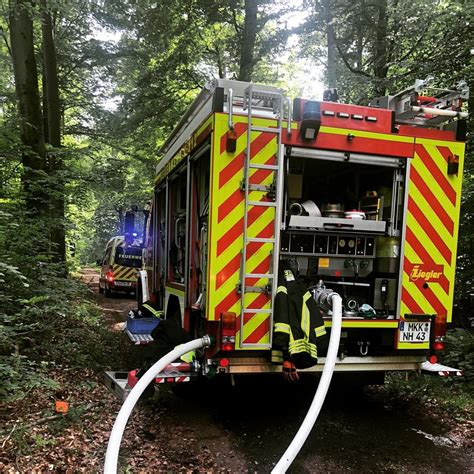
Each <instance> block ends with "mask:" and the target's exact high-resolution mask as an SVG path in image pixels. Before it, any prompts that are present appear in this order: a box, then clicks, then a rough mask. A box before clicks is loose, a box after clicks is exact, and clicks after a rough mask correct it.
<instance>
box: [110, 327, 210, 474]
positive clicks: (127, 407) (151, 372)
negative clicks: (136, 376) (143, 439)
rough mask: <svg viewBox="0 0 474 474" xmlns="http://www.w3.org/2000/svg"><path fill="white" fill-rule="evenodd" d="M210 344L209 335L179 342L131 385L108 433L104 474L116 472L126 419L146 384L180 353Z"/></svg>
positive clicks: (114, 473) (180, 354)
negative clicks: (110, 431) (182, 342)
mask: <svg viewBox="0 0 474 474" xmlns="http://www.w3.org/2000/svg"><path fill="white" fill-rule="evenodd" d="M210 345H211V338H210V337H209V336H204V337H202V338H199V339H194V340H193V341H190V342H187V343H186V344H181V345H179V346H178V347H175V348H174V349H173V350H172V351H171V352H168V354H166V355H165V356H163V357H162V358H161V359H160V360H159V361H158V362H156V363H155V364H154V365H153V366H152V367H151V368H149V369H148V370H147V371H146V372H145V373H144V374H143V376H142V377H141V378H140V380H139V381H138V382H137V384H136V385H135V387H133V389H132V390H131V392H130V393H129V395H128V397H127V398H126V399H125V402H124V404H123V405H122V408H121V409H120V411H119V413H118V415H117V418H116V420H115V423H114V426H113V428H112V433H111V434H110V438H109V444H108V445H107V453H106V455H105V464H104V473H105V474H116V472H117V463H118V455H119V450H120V443H121V442H122V436H123V432H124V430H125V426H126V425H127V421H128V419H129V417H130V414H131V413H132V410H133V408H134V407H135V405H136V403H137V402H138V399H139V398H140V396H141V394H142V393H143V392H144V391H145V389H146V388H147V387H148V385H149V384H150V383H151V382H152V381H153V380H154V379H155V377H156V376H157V374H159V373H160V372H161V371H162V370H164V368H165V367H166V366H167V365H168V364H171V362H174V361H175V360H176V359H179V358H180V357H181V356H182V355H184V354H186V353H188V352H191V351H194V350H196V349H200V348H202V347H209V346H210Z"/></svg>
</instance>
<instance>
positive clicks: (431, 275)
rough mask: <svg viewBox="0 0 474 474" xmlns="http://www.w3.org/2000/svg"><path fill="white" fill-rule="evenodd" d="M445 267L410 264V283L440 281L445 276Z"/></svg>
mask: <svg viewBox="0 0 474 474" xmlns="http://www.w3.org/2000/svg"><path fill="white" fill-rule="evenodd" d="M443 269H444V267H443V265H435V264H432V265H429V264H428V265H426V264H423V263H415V264H410V265H409V267H408V271H409V275H410V281H417V280H423V281H438V280H439V279H440V277H441V275H442V274H443Z"/></svg>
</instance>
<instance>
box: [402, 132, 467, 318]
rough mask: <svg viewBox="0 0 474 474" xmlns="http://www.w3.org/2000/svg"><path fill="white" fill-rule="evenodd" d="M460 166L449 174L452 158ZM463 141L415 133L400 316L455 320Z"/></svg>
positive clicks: (409, 185)
mask: <svg viewBox="0 0 474 474" xmlns="http://www.w3.org/2000/svg"><path fill="white" fill-rule="evenodd" d="M452 155H457V156H458V157H459V162H460V166H459V171H458V173H457V174H456V175H448V174H447V168H448V159H449V157H450V156H452ZM463 157H464V144H463V143H458V142H445V141H439V140H432V139H422V138H417V139H416V143H415V156H414V158H413V160H411V162H410V173H409V174H410V176H409V184H408V203H407V217H406V230H405V251H404V260H403V280H402V285H403V286H402V296H401V314H402V316H403V315H405V314H407V313H408V314H410V313H424V314H445V315H446V316H447V318H448V321H451V312H452V304H453V295H454V274H455V267H456V248H457V238H458V224H459V211H460V201H461V185H462V171H463V170H462V168H463Z"/></svg>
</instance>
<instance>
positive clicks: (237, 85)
mask: <svg viewBox="0 0 474 474" xmlns="http://www.w3.org/2000/svg"><path fill="white" fill-rule="evenodd" d="M253 87H255V88H256V89H258V92H260V95H258V94H255V93H254V94H253V99H252V100H253V103H252V110H253V114H254V115H255V116H262V117H266V118H276V117H277V115H278V114H279V113H280V111H276V110H274V109H273V104H274V101H273V100H270V98H271V96H272V95H281V94H283V90H282V89H280V88H278V87H274V86H266V85H261V84H258V85H257V84H254V83H252V82H242V81H231V80H228V79H213V80H212V81H209V82H207V83H206V84H205V85H204V87H203V88H202V90H201V92H200V93H199V94H198V96H197V97H196V99H195V100H194V102H193V103H192V104H191V105H190V107H189V108H188V110H187V111H186V112H185V114H184V116H183V118H182V119H181V120H180V121H179V123H178V125H176V127H175V128H174V130H173V132H172V133H171V135H170V136H169V137H168V139H167V140H166V141H165V143H163V145H162V146H161V148H160V149H159V150H158V156H161V157H162V158H161V160H160V162H159V163H158V165H157V168H156V172H157V173H158V172H159V170H160V169H161V168H162V167H163V166H164V165H165V164H166V162H167V161H168V160H169V159H170V158H171V157H172V156H174V154H175V153H176V152H177V151H178V150H179V149H180V147H181V146H182V145H183V143H185V142H186V140H187V139H188V138H189V136H190V134H191V133H192V132H193V131H194V130H195V128H196V126H198V125H199V124H200V123H201V122H202V121H203V120H204V119H205V118H206V117H207V116H208V115H209V114H210V113H211V112H226V113H227V112H229V110H230V111H231V112H233V113H237V114H239V113H240V114H243V113H245V114H246V113H247V104H246V103H245V100H246V99H245V98H246V92H248V89H249V88H253ZM247 97H248V94H247ZM230 102H232V107H229V103H230ZM186 129H188V130H190V131H189V132H188V133H186V132H185V131H186Z"/></svg>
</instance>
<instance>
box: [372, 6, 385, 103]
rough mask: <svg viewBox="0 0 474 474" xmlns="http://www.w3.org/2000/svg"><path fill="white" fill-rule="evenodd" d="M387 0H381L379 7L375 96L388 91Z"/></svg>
mask: <svg viewBox="0 0 474 474" xmlns="http://www.w3.org/2000/svg"><path fill="white" fill-rule="evenodd" d="M387 34H388V18H387V0H379V1H378V7H377V29H376V38H375V41H376V43H375V63H374V76H375V84H374V92H375V96H376V97H379V96H383V95H385V92H386V88H387V87H386V79H387V72H388V67H387V62H388V61H387V47H388V44H387Z"/></svg>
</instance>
